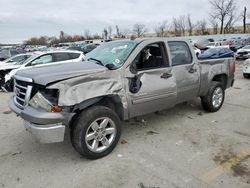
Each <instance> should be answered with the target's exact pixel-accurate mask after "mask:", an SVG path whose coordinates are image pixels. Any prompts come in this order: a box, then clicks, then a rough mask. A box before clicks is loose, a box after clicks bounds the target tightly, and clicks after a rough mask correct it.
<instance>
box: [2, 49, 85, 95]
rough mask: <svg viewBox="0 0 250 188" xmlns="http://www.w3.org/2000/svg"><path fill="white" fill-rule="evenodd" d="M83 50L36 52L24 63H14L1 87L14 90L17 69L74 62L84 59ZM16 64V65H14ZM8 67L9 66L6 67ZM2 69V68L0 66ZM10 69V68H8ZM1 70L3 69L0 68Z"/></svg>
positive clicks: (5, 89)
mask: <svg viewBox="0 0 250 188" xmlns="http://www.w3.org/2000/svg"><path fill="white" fill-rule="evenodd" d="M84 57H85V56H84V54H83V52H80V51H72V50H60V51H48V52H36V53H35V54H34V55H33V56H31V57H30V58H28V59H27V60H26V61H24V62H22V63H16V64H15V65H12V70H11V71H10V72H9V73H8V74H6V75H5V76H4V82H3V81H2V83H1V88H2V90H4V91H13V84H14V83H13V76H14V75H15V74H16V72H17V71H19V70H23V69H30V68H33V67H34V66H35V67H42V66H50V65H52V64H55V63H57V64H62V63H73V62H79V61H82V60H83V59H84ZM13 66H15V67H13ZM5 68H6V69H8V68H7V67H5ZM0 69H1V68H0ZM8 70H9V69H8ZM0 71H1V70H0Z"/></svg>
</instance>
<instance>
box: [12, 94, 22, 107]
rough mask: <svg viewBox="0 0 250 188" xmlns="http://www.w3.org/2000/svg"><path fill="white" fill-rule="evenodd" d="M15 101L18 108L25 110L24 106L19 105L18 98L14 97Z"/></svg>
mask: <svg viewBox="0 0 250 188" xmlns="http://www.w3.org/2000/svg"><path fill="white" fill-rule="evenodd" d="M13 99H14V103H15V105H16V106H17V107H19V108H21V109H23V105H21V104H19V103H18V102H17V100H16V96H14V97H13Z"/></svg>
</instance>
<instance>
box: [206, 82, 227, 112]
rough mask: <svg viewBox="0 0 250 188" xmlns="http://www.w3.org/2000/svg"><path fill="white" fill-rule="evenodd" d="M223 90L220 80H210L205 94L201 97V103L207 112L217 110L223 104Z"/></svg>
mask: <svg viewBox="0 0 250 188" xmlns="http://www.w3.org/2000/svg"><path fill="white" fill-rule="evenodd" d="M224 98H225V90H224V88H223V86H222V84H221V83H220V82H212V86H211V87H210V89H209V90H208V93H207V95H206V96H204V97H201V104H202V107H203V109H204V110H206V111H208V112H217V111H218V110H219V109H220V108H221V106H222V105H223V102H224Z"/></svg>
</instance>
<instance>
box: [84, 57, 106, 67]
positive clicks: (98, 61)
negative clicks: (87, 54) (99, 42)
mask: <svg viewBox="0 0 250 188" xmlns="http://www.w3.org/2000/svg"><path fill="white" fill-rule="evenodd" d="M89 60H94V61H96V62H97V63H98V64H99V65H102V66H105V65H104V64H103V63H102V62H101V61H100V60H98V59H95V58H92V57H91V58H89V59H88V61H89Z"/></svg>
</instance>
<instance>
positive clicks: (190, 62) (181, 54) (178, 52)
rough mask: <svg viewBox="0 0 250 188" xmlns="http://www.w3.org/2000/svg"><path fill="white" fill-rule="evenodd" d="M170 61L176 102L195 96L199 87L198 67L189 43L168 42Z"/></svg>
mask: <svg viewBox="0 0 250 188" xmlns="http://www.w3.org/2000/svg"><path fill="white" fill-rule="evenodd" d="M168 46H169V49H170V59H171V60H170V61H171V65H172V68H173V69H172V71H173V75H174V76H175V79H176V85H177V103H180V102H184V101H188V100H191V99H193V98H195V97H197V95H198V92H199V87H200V69H199V65H198V62H195V60H194V58H193V56H192V53H191V51H190V48H189V45H188V44H187V43H186V42H184V41H170V42H168Z"/></svg>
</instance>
